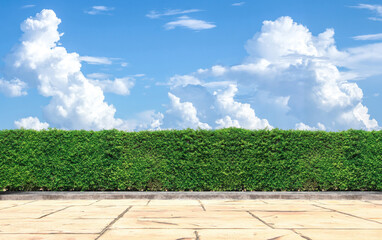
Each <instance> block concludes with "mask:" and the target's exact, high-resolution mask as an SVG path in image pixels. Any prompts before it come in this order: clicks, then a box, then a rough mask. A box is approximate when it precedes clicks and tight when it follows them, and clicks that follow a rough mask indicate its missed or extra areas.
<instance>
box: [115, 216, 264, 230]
mask: <svg viewBox="0 0 382 240" xmlns="http://www.w3.org/2000/svg"><path fill="white" fill-rule="evenodd" d="M118 228H169V229H171V228H190V229H197V228H263V229H266V228H268V226H266V225H265V224H263V223H262V222H261V221H259V220H257V219H255V218H253V217H252V218H250V217H248V218H231V217H228V218H223V217H219V216H217V217H200V218H146V217H142V218H139V217H138V218H120V219H119V220H118V221H117V222H116V223H114V224H113V226H112V229H118Z"/></svg>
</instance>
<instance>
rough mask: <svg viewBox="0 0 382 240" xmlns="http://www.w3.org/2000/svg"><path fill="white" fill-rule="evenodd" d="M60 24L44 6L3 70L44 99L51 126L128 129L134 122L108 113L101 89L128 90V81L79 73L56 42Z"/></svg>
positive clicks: (74, 58)
mask: <svg viewBox="0 0 382 240" xmlns="http://www.w3.org/2000/svg"><path fill="white" fill-rule="evenodd" d="M60 22H61V20H60V19H59V18H57V17H56V14H55V13H54V11H52V10H46V9H44V10H42V11H41V13H38V14H37V15H36V16H35V17H31V18H28V19H27V20H25V21H24V22H23V23H22V24H21V29H22V31H23V32H24V33H23V35H22V37H21V43H20V44H19V45H18V46H16V47H15V48H14V50H13V52H12V53H11V54H10V55H9V56H8V57H7V59H6V69H7V74H8V75H11V76H12V77H13V78H16V79H20V81H23V80H25V81H27V82H28V85H29V84H30V85H31V87H37V89H38V91H39V93H40V94H41V95H43V96H45V97H49V98H50V103H49V104H48V105H47V106H46V107H45V108H44V117H45V119H46V120H47V121H48V123H49V124H50V125H52V126H53V127H58V128H64V129H93V130H100V129H112V128H117V129H123V130H134V127H138V125H132V124H130V123H131V121H132V120H123V119H120V118H115V117H114V115H115V112H116V109H115V107H114V106H113V105H110V104H108V103H107V102H106V101H105V96H104V92H103V91H110V92H114V93H117V94H123V95H126V94H129V92H130V88H131V87H132V86H133V81H132V79H130V78H117V79H115V80H113V81H112V80H92V79H88V78H86V77H85V76H84V75H83V73H82V72H81V63H80V61H81V57H80V56H79V55H78V54H77V53H68V52H67V51H66V49H65V48H64V47H62V46H60V45H59V44H58V41H59V40H60V36H62V34H60V33H59V32H58V31H57V29H58V25H59V24H60ZM88 60H89V59H88ZM158 114H159V113H158ZM154 125H158V124H154Z"/></svg>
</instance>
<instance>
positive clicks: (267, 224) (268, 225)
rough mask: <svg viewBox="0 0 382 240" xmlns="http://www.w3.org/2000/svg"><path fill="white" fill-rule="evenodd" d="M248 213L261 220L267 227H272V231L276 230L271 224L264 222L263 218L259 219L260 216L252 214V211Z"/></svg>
mask: <svg viewBox="0 0 382 240" xmlns="http://www.w3.org/2000/svg"><path fill="white" fill-rule="evenodd" d="M247 213H248V214H249V215H251V216H252V217H253V218H256V219H257V220H259V221H260V222H262V223H263V224H265V225H266V226H267V227H270V228H271V229H275V228H274V227H273V226H271V225H270V224H269V223H267V222H265V221H264V220H262V219H261V218H259V217H258V216H256V215H255V214H253V213H251V212H250V211H247Z"/></svg>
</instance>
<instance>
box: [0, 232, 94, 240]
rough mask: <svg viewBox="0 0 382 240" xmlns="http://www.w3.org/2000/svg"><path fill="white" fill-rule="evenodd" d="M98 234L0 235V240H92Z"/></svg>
mask: <svg viewBox="0 0 382 240" xmlns="http://www.w3.org/2000/svg"><path fill="white" fill-rule="evenodd" d="M97 236H98V234H70V233H67V234H1V233H0V240H94V239H96V238H97Z"/></svg>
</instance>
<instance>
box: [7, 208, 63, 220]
mask: <svg viewBox="0 0 382 240" xmlns="http://www.w3.org/2000/svg"><path fill="white" fill-rule="evenodd" d="M63 208H65V206H59V205H58V206H54V205H52V206H31V205H19V206H15V207H12V208H6V209H2V210H0V219H19V218H22V219H26V218H40V217H42V216H44V215H46V214H50V213H52V212H55V211H58V210H60V209H63Z"/></svg>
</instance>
